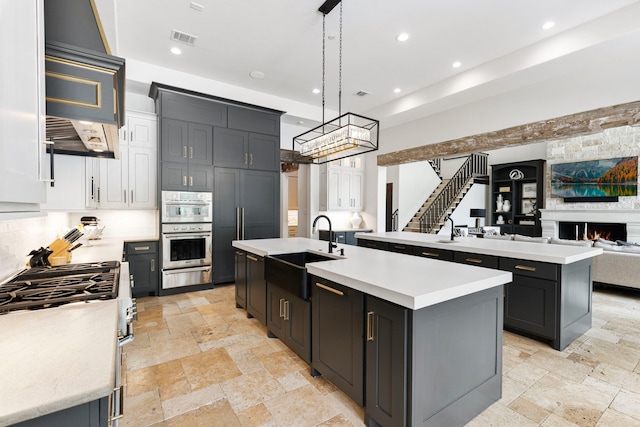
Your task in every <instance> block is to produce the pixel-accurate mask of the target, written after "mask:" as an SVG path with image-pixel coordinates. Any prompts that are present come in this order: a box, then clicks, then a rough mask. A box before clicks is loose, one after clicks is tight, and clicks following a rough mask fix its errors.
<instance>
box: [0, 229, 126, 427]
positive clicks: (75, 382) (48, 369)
mask: <svg viewBox="0 0 640 427" xmlns="http://www.w3.org/2000/svg"><path fill="white" fill-rule="evenodd" d="M122 244H123V240H122V239H103V240H98V241H95V242H93V243H92V246H82V247H80V248H78V249H77V250H75V251H74V252H73V261H74V262H97V261H106V260H120V259H121V258H122ZM128 278H129V270H128V265H127V263H121V264H120V283H121V284H120V286H121V289H122V286H123V282H124V286H128ZM118 304H119V302H118V300H117V299H110V300H104V301H99V300H95V301H90V302H80V303H71V304H66V305H62V306H60V307H54V308H47V309H42V310H34V311H16V312H10V313H7V314H2V315H0V343H2V345H1V346H0V359H1V360H2V367H1V368H0V378H2V385H1V386H0V426H8V425H13V424H15V423H22V422H25V423H26V424H24V425H72V424H69V419H75V420H77V419H83V420H96V419H100V420H104V421H105V424H104V425H106V422H107V419H108V416H109V415H108V409H109V405H110V403H109V400H110V395H112V393H113V391H114V384H115V378H116V369H117V367H116V364H117V363H118V364H119V360H118V361H117V360H116V358H117V355H118V354H119V352H118V351H117V346H118V313H119V308H118ZM69 417H71V418H69ZM88 422H89V421H87V422H86V423H84V422H83V423H82V425H89V424H88ZM38 423H39V424H38ZM56 423H57V424H56ZM21 425H22V424H21ZM76 425H77V424H76ZM91 425H94V424H91ZM100 425H102V424H100Z"/></svg>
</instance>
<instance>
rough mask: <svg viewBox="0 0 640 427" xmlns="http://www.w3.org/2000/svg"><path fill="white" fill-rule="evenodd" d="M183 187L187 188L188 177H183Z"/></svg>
mask: <svg viewBox="0 0 640 427" xmlns="http://www.w3.org/2000/svg"><path fill="white" fill-rule="evenodd" d="M182 186H183V187H186V186H187V175H182Z"/></svg>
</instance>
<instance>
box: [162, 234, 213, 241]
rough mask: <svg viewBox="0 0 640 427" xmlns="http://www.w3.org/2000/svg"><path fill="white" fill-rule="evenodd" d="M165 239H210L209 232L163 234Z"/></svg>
mask: <svg viewBox="0 0 640 427" xmlns="http://www.w3.org/2000/svg"><path fill="white" fill-rule="evenodd" d="M162 237H163V238H165V239H169V240H172V239H202V238H203V237H205V238H206V237H211V232H206V233H175V234H174V233H163V235H162Z"/></svg>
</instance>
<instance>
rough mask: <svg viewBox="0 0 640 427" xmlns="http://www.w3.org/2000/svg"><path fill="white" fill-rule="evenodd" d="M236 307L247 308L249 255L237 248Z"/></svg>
mask: <svg viewBox="0 0 640 427" xmlns="http://www.w3.org/2000/svg"><path fill="white" fill-rule="evenodd" d="M235 285H236V307H238V308H239V307H242V308H247V257H246V253H245V252H244V251H241V250H236V282H235Z"/></svg>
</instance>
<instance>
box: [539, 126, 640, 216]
mask: <svg viewBox="0 0 640 427" xmlns="http://www.w3.org/2000/svg"><path fill="white" fill-rule="evenodd" d="M631 156H640V127H638V126H620V127H615V128H610V129H605V130H603V131H602V132H598V133H595V134H590V135H582V136H574V137H570V138H564V139H558V140H554V141H549V142H548V143H547V166H546V178H545V180H546V181H545V189H546V190H545V192H546V196H545V199H546V200H545V209H558V210H591V209H593V210H603V209H609V210H619V209H640V199H639V198H638V196H635V197H620V198H619V201H618V202H617V203H614V202H611V203H564V201H563V199H561V198H555V197H551V165H552V164H555V163H568V162H576V161H582V160H599V159H609V158H613V157H631Z"/></svg>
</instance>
